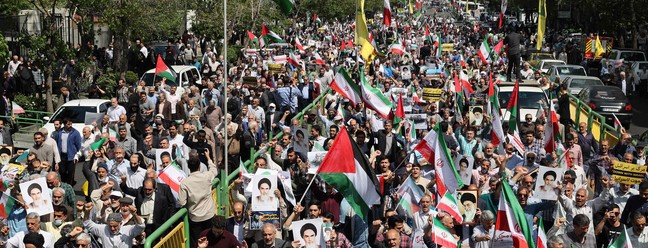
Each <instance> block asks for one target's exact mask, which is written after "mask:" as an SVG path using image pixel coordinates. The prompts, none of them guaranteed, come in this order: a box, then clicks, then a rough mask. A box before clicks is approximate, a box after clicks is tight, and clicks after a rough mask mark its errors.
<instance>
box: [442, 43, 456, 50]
mask: <svg viewBox="0 0 648 248" xmlns="http://www.w3.org/2000/svg"><path fill="white" fill-rule="evenodd" d="M441 51H442V52H452V51H454V43H443V44H442V45H441Z"/></svg>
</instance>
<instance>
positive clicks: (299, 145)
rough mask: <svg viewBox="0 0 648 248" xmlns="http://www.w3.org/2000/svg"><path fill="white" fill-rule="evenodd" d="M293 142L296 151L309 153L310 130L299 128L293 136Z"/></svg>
mask: <svg viewBox="0 0 648 248" xmlns="http://www.w3.org/2000/svg"><path fill="white" fill-rule="evenodd" d="M292 144H293V149H294V150H295V152H298V153H301V154H303V155H306V154H308V150H310V144H309V142H308V130H306V129H303V128H297V130H295V136H294V137H293V142H292Z"/></svg>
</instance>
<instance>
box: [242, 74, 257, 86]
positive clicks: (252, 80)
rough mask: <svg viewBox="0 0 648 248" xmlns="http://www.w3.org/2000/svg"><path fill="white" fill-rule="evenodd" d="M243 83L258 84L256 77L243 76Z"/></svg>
mask: <svg viewBox="0 0 648 248" xmlns="http://www.w3.org/2000/svg"><path fill="white" fill-rule="evenodd" d="M243 84H244V85H249V86H256V85H257V78H256V77H250V76H247V77H243Z"/></svg>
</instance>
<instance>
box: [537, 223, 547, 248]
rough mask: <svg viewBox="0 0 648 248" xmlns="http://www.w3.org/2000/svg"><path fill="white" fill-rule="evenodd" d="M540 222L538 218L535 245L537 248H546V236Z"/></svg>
mask: <svg viewBox="0 0 648 248" xmlns="http://www.w3.org/2000/svg"><path fill="white" fill-rule="evenodd" d="M542 222H543V221H542V218H540V220H539V221H538V240H537V241H536V243H537V244H538V248H547V234H546V233H545V230H544V224H542Z"/></svg>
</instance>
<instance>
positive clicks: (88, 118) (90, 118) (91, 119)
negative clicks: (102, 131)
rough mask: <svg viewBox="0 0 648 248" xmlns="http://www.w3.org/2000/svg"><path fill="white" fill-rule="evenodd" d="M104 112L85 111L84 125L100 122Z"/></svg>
mask: <svg viewBox="0 0 648 248" xmlns="http://www.w3.org/2000/svg"><path fill="white" fill-rule="evenodd" d="M103 116H104V113H94V112H86V114H85V120H84V122H83V123H84V124H86V125H92V124H93V123H94V124H96V125H99V124H101V121H102V120H103Z"/></svg>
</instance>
